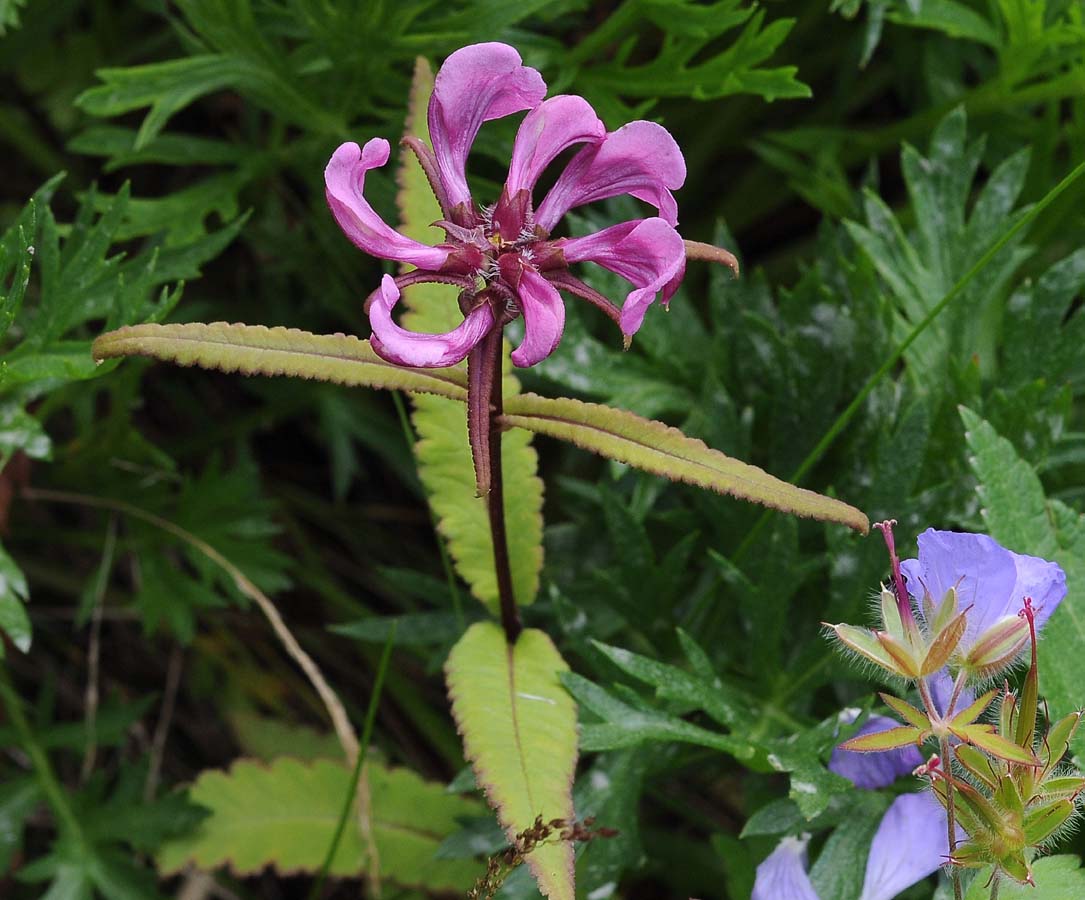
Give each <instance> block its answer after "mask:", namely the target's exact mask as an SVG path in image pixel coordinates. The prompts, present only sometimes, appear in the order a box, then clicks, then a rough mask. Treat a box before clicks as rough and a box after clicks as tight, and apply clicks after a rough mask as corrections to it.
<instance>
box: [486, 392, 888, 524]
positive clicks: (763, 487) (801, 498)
mask: <svg viewBox="0 0 1085 900" xmlns="http://www.w3.org/2000/svg"><path fill="white" fill-rule="evenodd" d="M502 421H503V422H504V423H505V424H506V425H510V426H516V427H519V428H526V429H527V430H528V431H534V432H536V433H538V434H545V435H549V436H550V437H556V438H560V439H561V440H565V441H569V442H571V443H573V444H576V445H577V446H578V447H583V448H584V449H585V450H592V451H594V452H595V453H599V454H601V455H602V456H606V457H608V458H610V459H616V460H618V461H619V462H623V463H627V464H628V465H631V466H634V467H636V468H638V469H644V470H645V471H646V472H653V473H655V474H657V475H662V476H664V477H666V478H670V479H671V480H672V481H684V482H687V483H689V484H695V485H698V486H699V487H704V488H708V489H709V490H712V491H716V492H717V493H719V494H730V495H731V496H733V497H740V498H741V499H743V500H752V501H753V502H755V503H761V504H763V505H764V506H769V507H772V508H773V509H778V510H781V511H783V512H790V513H794V514H795V515H799V516H808V517H810V518H814V519H821V520H823V521H827V522H839V523H840V524H842V525H847V526H848V527H849V528H854V529H855V530H856V531H859V532H861V533H863V534H866V532H867V531H868V530H869V529H870V523H869V522H868V520H867V517H866V516H865V515H863V513H861V512H860V511H859V510H857V509H856V508H855V507H853V506H849V505H848V504H847V503H844V502H842V501H840V500H835V499H833V498H831V497H823V496H822V495H821V494H816V493H814V492H813V491H808V490H806V489H805V488H799V487H795V485H792V484H788V483H787V482H786V481H781V480H780V479H779V478H775V477H774V476H772V475H769V474H768V473H767V472H765V471H764V470H763V469H759V468H757V466H752V465H750V464H749V463H744V462H740V461H739V460H737V459H732V458H731V457H729V456H726V455H724V454H723V453H720V452H719V451H718V450H713V449H712V448H710V447H708V446H706V445H705V444H704V442H702V441H699V440H696V439H695V438H690V437H686V435H684V434H683V433H682V432H681V431H679V430H678V429H677V428H671V427H669V426H667V425H664V424H663V423H662V422H655V421H652V420H650V419H644V418H641V417H640V416H637V415H634V414H633V413H630V412H625V411H624V410H620V409H613V408H611V407H609V406H603V405H601V404H598V403H585V402H583V401H581V400H572V399H569V398H563V399H556V400H555V399H549V398H546V397H539V396H537V395H536V394H522V395H520V396H517V397H510V398H509V399H508V400H506V401H505V414H504V415H503V416H502Z"/></svg>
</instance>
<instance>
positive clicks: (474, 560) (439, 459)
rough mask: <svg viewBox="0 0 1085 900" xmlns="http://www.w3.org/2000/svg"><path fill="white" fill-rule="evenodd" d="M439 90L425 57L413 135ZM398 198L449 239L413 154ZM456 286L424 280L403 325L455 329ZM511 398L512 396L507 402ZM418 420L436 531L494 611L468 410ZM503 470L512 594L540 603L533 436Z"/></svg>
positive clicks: (442, 410) (408, 213)
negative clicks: (440, 227) (439, 223)
mask: <svg viewBox="0 0 1085 900" xmlns="http://www.w3.org/2000/svg"><path fill="white" fill-rule="evenodd" d="M432 89H433V73H432V71H431V70H430V68H429V65H428V64H427V63H426V62H425V61H424V60H421V59H419V60H418V61H417V63H416V64H415V74H414V82H413V85H412V88H411V97H410V102H409V115H408V119H407V127H406V130H407V133H408V134H413V135H414V136H416V137H420V138H422V139H423V140H426V139H428V129H427V126H426V115H425V110H426V104H427V103H428V101H429V95H430V92H431V91H432ZM398 179H399V194H398V197H397V200H398V205H399V210H400V218H401V220H402V221H401V227H400V230H401V231H402V232H403V233H404V234H406V235H408V236H409V237H412V238H414V239H415V240H418V241H424V242H429V243H433V242H435V241H439V240H441V232H440V231H439V230H437V229H434V228H431V227H430V223H431V222H434V221H437V220H439V219H440V218H441V210H440V208H439V206H438V205H437V201H436V199H435V198H434V196H433V192H432V191H431V190H430V187H429V184H428V182H427V181H426V177H425V175H424V174H423V172H422V169H421V167H420V166H419V165H418V164H417V162H416V161H415V159H414V158H413V157H412V156H411V155H410V154H409V153H407V152H406V151H404V154H403V161H402V163H401V165H400V167H399V171H398ZM456 294H457V291H456V289H455V288H450V287H449V286H448V285H441V284H416V285H412V286H410V287H408V288H405V289H404V291H403V300H402V303H403V306H404V307H405V309H406V310H407V312H406V313H405V315H404V317H403V324H404V327H406V328H409V329H410V330H412V331H422V332H424V331H428V332H444V331H449V330H451V329H452V328H454V327H455V326H456V325H457V324H459V321H462V319H463V315H462V313H461V312H460V309H459V305H458V304H457V302H456ZM502 353H503V359H504V362H503V367H504V373H505V374H504V379H503V382H502V390H503V391H504V395H505V397H506V398H511V397H512V396H514V395H516V394H518V393H519V392H520V384H519V382H518V381H517V379H516V378H515V377H514V376H513V375H512V374H511V372H510V368H511V363H510V361H509V358H508V355H509V347H508V344H507V342H506V343H504V344H503V346H502ZM431 371H432V372H434V374H435V375H436V376H439V375H443V374H448V376H449V377H454V378H464V377H465V374H464V373H465V372H466V364H464V363H461V364H460V365H457V366H452V367H450V368H448V369H434V370H431ZM506 402H507V400H506ZM412 403H413V405H414V413H413V415H412V416H411V421H412V422H413V423H414V427H415V429H416V430H417V431H418V436H419V440H418V442H417V443H416V444H415V454H416V456H417V457H418V475H419V477H420V478H421V479H422V483H423V484H424V485H425V487H426V491H427V493H428V494H429V499H430V505H431V506H432V507H433V511H434V513H436V516H437V523H438V529H439V530H440V532H441V534H442V535H443V536H444V538H445V540H447V541H448V549H449V551H450V553H451V555H452V559H453V562H454V563H455V565H456V570H457V571H458V572H459V574H460V575H461V576H462V577H463V579H464V581H466V582H467V584H468V585H469V586H470V588H471V592H472V593H473V594H474V595H475V597H477V598H478V599H479V600H480V601H481V602H482V603H484V604H485V605H486V606H487V607H488V608H489V609H490V610H492V611H493V610H496V609H497V606H498V593H497V577H496V575H495V574H494V562H493V541H492V539H491V536H490V526H489V519H488V513H487V508H486V500H485V499H484V498H482V497H478V496H476V493H475V490H476V488H475V478H474V468H473V464H472V461H471V450H470V445H469V443H468V439H467V414H466V410H465V409H464V407H463V406H461V405H460V404H458V403H450V402H449V401H447V400H444V399H441V398H437V397H418V396H416V397H413V398H412ZM501 466H502V470H503V476H504V492H505V524H506V531H507V535H508V544H509V566H510V569H511V571H512V583H513V594H514V595H515V597H516V602H517V603H519V604H520V605H522V606H524V605H527V604H529V603H531V602H532V601H533V600H534V599H535V594H536V592H537V591H538V589H539V571H540V570H541V568H542V560H543V550H542V501H543V483H542V480H541V479H540V478H538V477H537V475H536V474H535V473H536V471H537V469H538V458H537V456H536V453H535V450H534V449H533V448H532V447H531V435H530V434H529V433H527V432H524V431H511V432H506V433H505V434H504V435H503V436H502V439H501Z"/></svg>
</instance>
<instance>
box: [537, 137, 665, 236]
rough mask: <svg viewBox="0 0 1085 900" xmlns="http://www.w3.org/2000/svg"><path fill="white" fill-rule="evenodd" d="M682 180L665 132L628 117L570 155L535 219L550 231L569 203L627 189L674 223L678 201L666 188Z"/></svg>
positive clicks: (594, 198)
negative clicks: (567, 163) (621, 123)
mask: <svg viewBox="0 0 1085 900" xmlns="http://www.w3.org/2000/svg"><path fill="white" fill-rule="evenodd" d="M685 180H686V161H685V159H684V158H683V157H682V151H681V150H680V149H679V148H678V144H677V143H676V142H675V140H674V138H673V137H671V133H670V132H669V131H667V129H666V128H664V127H663V126H662V125H657V124H656V123H655V122H643V121H638V122H630V123H629V124H628V125H623V126H622V127H621V128H619V129H618V130H617V131H612V132H611V133H610V134H608V135H607V136H606V137H605V138H604V139H603V141H602V143H600V144H597V145H595V146H590V147H585V148H584V149H583V150H581V151H580V152H579V153H578V154H577V155H576V156H574V157H573V158H572V160H570V162H569V165H568V166H567V167H566V169H565V171H564V172H562V173H561V175H560V176H559V178H558V180H557V182H556V183H555V184H554V186H553V187H552V188H551V189H550V192H549V193H548V194H547V195H546V199H545V200H543V202H542V203H541V204H540V205H539V209H538V213H537V214H536V216H535V221H536V223H537V224H539V225H541V226H542V227H543V228H544V229H546V230H547V231H552V230H553V228H554V226H555V225H556V224H557V222H558V220H559V219H560V218H561V217H562V216H563V215H565V213H567V212H568V211H569V210H570V209H572V208H573V207H575V206H582V205H583V204H585V203H591V202H593V201H595V200H605V199H607V198H608V197H616V196H618V195H619V194H631V195H632V196H634V197H636V198H637V199H638V200H643V201H645V202H646V203H651V204H652V205H653V206H654V207H655V208H656V209H657V210H658V211H659V216H660V218H662V219H664V220H665V221H666V222H667V224H668V225H672V226H673V225H677V224H678V204H677V203H675V200H674V196H673V195H672V194H671V191H674V190H677V189H678V188H680V187H681V186H682V184H683V183H684V182H685Z"/></svg>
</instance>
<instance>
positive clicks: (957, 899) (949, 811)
mask: <svg viewBox="0 0 1085 900" xmlns="http://www.w3.org/2000/svg"><path fill="white" fill-rule="evenodd" d="M958 681H959V682H960V685H961V686H963V683H964V682H963V680H961V679H958ZM917 686H918V688H919V696H920V698H921V699H922V700H923V706H924V707H925V708H926V711H927V715H928V716H929V717H930V720H931V721H932V722H935V723H939V722H941V721H942V720H943V718H944V717H943V715H942V714H941V712H940V711H939V710H938V707H937V706H936V705H935V703H934V697H933V696H932V695H931V690H930V687H928V685H927V680H926V679H925V678H920V679H919V681H918V682H917ZM955 687H957V690H955V691H954V699H953V700H951V701H950V704H951V705H950V708H952V704H953V703H955V702H956V697H957V695H958V694H959V692H960V691H959V687H958V686H957V685H955ZM948 715H949V710H948V709H947V710H946V716H948ZM938 752H939V754H940V755H941V757H942V774H943V777H944V778H945V782H946V829H947V831H948V834H949V855H950V856H952V855H953V854H954V852H955V851H956V850H957V815H956V812H955V810H954V803H953V800H954V796H953V795H954V787H953V785H954V781H953V764H952V762H950V759H951V757H950V755H949V754H950V747H949V735H948V734H942V735H939V737H938ZM949 880H950V882H951V883H952V884H953V900H964V892H963V890H962V888H961V874H960V872H959V871H958V870H957V869H956V868H955V867H951V868H950V871H949Z"/></svg>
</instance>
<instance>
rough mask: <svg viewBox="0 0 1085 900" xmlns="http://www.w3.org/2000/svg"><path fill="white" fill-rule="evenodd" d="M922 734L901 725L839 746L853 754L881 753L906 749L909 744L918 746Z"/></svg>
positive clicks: (920, 731) (918, 730)
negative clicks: (901, 748)
mask: <svg viewBox="0 0 1085 900" xmlns="http://www.w3.org/2000/svg"><path fill="white" fill-rule="evenodd" d="M923 737H924V732H923V731H922V730H921V729H919V728H913V727H912V726H910V725H901V726H899V727H897V728H887V729H886V730H885V731H875V732H874V733H873V734H864V735H862V736H860V737H855V738H852V739H851V740H850V741H844V743H843V744H841V745H840V749H841V750H851V751H853V752H855V753H881V752H883V751H885V750H896V749H898V748H900V747H907V746H908V745H909V744H918V743H919V742H920V741H921V740H923Z"/></svg>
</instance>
